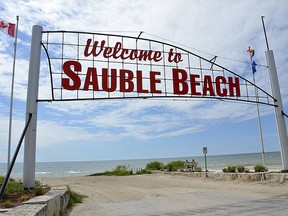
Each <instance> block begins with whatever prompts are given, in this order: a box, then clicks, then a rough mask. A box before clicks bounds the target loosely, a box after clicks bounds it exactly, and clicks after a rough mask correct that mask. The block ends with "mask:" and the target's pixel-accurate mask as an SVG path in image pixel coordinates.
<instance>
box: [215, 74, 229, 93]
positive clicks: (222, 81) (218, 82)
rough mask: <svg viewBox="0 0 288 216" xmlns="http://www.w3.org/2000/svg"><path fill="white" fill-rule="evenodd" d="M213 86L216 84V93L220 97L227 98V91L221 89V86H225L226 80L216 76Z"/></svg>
mask: <svg viewBox="0 0 288 216" xmlns="http://www.w3.org/2000/svg"><path fill="white" fill-rule="evenodd" d="M215 84H216V93H217V95H219V96H220V97H226V96H227V89H226V88H221V84H224V85H225V84H227V82H226V78H225V77H224V76H217V77H216V79H215Z"/></svg>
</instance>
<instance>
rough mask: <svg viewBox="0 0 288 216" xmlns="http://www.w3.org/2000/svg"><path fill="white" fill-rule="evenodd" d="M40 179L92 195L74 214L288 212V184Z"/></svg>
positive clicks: (147, 177)
mask: <svg viewBox="0 0 288 216" xmlns="http://www.w3.org/2000/svg"><path fill="white" fill-rule="evenodd" d="M39 180H40V181H41V182H43V183H44V184H48V185H50V186H60V185H69V186H70V187H71V188H72V190H74V191H75V192H78V193H81V194H83V195H86V196H87V198H85V199H84V202H83V203H82V204H78V205H77V206H75V207H74V208H73V209H72V211H71V213H70V215H71V216H74V215H75V216H76V215H77V216H78V215H82V216H84V215H236V214H237V215H287V214H286V213H287V212H288V211H287V212H286V210H288V199H287V198H288V185H287V183H285V184H270V183H269V184H267V183H263V182H240V181H218V180H211V179H209V178H208V179H206V178H204V179H203V178H201V179H200V178H199V179H195V178H189V177H186V176H171V175H161V174H158V175H157V174H152V175H135V176H123V177H119V176H95V177H88V176H86V177H63V178H41V179H39ZM237 212H238V213H237ZM269 212H270V213H269ZM277 212H278V213H277ZM252 213H253V214H252ZM264 213H265V214H264ZM284 213H285V214H284Z"/></svg>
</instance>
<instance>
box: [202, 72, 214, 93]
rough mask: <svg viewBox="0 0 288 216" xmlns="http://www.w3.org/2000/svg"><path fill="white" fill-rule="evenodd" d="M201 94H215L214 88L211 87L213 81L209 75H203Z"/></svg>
mask: <svg viewBox="0 0 288 216" xmlns="http://www.w3.org/2000/svg"><path fill="white" fill-rule="evenodd" d="M203 82H204V84H203V95H204V96H207V95H210V96H215V93H214V89H213V82H212V78H211V76H209V75H205V76H204V79H203Z"/></svg>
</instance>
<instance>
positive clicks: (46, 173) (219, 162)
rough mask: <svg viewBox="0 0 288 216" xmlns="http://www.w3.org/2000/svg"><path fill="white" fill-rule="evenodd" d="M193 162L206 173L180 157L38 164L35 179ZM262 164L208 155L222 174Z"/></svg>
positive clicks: (276, 155) (18, 172) (274, 155)
mask: <svg viewBox="0 0 288 216" xmlns="http://www.w3.org/2000/svg"><path fill="white" fill-rule="evenodd" d="M192 159H194V160H195V161H196V162H197V163H198V166H200V167H202V169H203V170H204V167H205V166H204V156H197V157H193V158H189V157H177V158H154V159H135V160H105V161H74V162H38V163H36V177H37V178H39V177H64V176H84V175H89V174H92V173H98V172H104V171H106V170H113V169H114V168H115V167H116V166H117V165H126V166H127V165H129V168H131V169H140V168H145V166H146V164H147V163H149V162H151V161H160V162H163V163H165V164H166V163H168V162H170V161H176V160H182V161H185V160H189V161H191V160H192ZM265 161H266V165H267V166H269V165H281V156H280V152H267V153H265ZM257 164H260V165H261V164H262V155H261V153H248V154H233V155H213V156H210V155H207V166H208V170H222V168H224V167H227V166H229V165H235V166H238V165H243V166H253V165H257ZM6 169H7V165H6V164H5V163H0V175H2V176H4V175H5V173H6ZM22 176H23V164H22V163H16V164H15V166H14V169H13V171H12V174H11V177H13V178H22Z"/></svg>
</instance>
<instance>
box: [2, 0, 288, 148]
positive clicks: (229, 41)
mask: <svg viewBox="0 0 288 216" xmlns="http://www.w3.org/2000/svg"><path fill="white" fill-rule="evenodd" d="M0 8H1V10H2V11H1V13H2V14H1V18H4V19H6V20H8V21H10V22H13V17H15V16H16V15H19V16H20V25H19V33H20V34H19V46H18V59H17V61H16V76H15V100H16V106H15V112H16V113H17V114H18V116H19V113H18V112H19V111H21V112H22V111H23V109H24V108H23V102H25V99H26V88H27V86H26V85H27V78H28V65H29V55H30V53H29V49H30V48H29V46H30V37H31V29H32V26H33V25H35V24H40V25H42V26H43V27H44V30H76V31H78V30H79V31H95V32H97V31H115V32H113V33H116V34H117V33H119V34H120V33H121V34H122V33H123V34H129V35H133V36H137V35H138V34H139V32H140V31H144V33H143V34H142V36H141V37H143V38H144V37H148V38H153V39H156V40H157V39H159V40H160V37H162V38H167V39H168V41H167V42H168V43H172V42H171V41H174V42H176V43H179V44H182V45H183V46H185V47H184V48H185V49H188V50H190V51H192V52H195V53H196V54H199V55H201V56H204V57H205V58H207V59H211V58H212V57H213V56H214V55H217V56H219V57H218V58H217V59H216V63H218V64H221V65H223V66H225V67H226V68H229V69H232V70H233V71H235V72H236V73H239V74H241V75H242V76H244V77H245V78H248V79H249V80H251V79H252V76H251V72H250V69H249V67H250V65H249V56H248V54H247V53H246V49H247V47H248V46H251V47H253V48H254V49H255V50H256V55H255V57H254V58H255V60H256V62H257V63H258V64H259V65H260V64H261V65H264V66H265V65H266V61H265V56H264V51H265V50H266V47H265V40H264V35H263V31H262V23H261V19H260V17H261V15H265V22H266V30H267V34H268V38H269V43H270V48H271V49H273V50H275V58H276V64H277V67H278V76H279V81H280V87H281V91H282V96H283V103H284V106H285V108H286V109H285V110H287V108H288V85H287V80H288V73H287V70H286V68H287V67H286V65H287V60H288V59H287V55H286V53H287V50H288V46H287V44H288V41H287V40H288V39H287V38H288V37H287V23H286V22H285V20H286V17H287V15H288V10H287V9H288V3H287V1H285V0H279V1H277V2H275V1H268V0H264V1H263V0H259V1H256V0H252V1H248V0H245V1H228V0H224V1H219V2H218V1H212V0H210V1H196V0H193V1H191V0H179V1H167V0H166V1H164V0H161V1H152V0H148V1H147V0H139V1H133V2H131V1H128V0H121V1H119V0H110V1H108V0H103V1H100V0H97V1H94V0H91V1H90V0H87V1H83V2H81V3H79V1H77V0H70V1H65V0H60V1H59V0H51V1H32V0H31V1H15V0H12V1H9V2H8V1H6V2H5V1H4V2H1V3H0ZM15 8H17V10H15ZM16 13H17V14H16ZM2 16H3V17H2ZM0 33H1V32H0ZM155 35H156V36H155ZM157 36H159V38H158V37H157ZM13 42H14V41H13V39H12V40H11V38H10V37H9V36H7V37H5V36H3V37H2V38H1V41H0V77H1V79H0V86H1V88H0V95H1V104H0V108H1V110H3V111H2V113H3V114H2V113H1V114H2V115H5V116H4V119H3V120H4V122H5V124H4V125H5V128H0V133H1V137H5V136H6V134H7V130H6V127H7V124H6V122H7V121H8V117H7V113H8V110H9V97H10V91H11V70H12V58H13V50H12V47H13ZM182 45H179V46H180V47H181V46H182ZM187 46H188V47H190V48H187ZM191 47H192V48H195V49H191ZM200 50H202V51H204V52H201V51H200ZM56 51H57V50H56ZM210 53H211V54H210ZM222 57H225V58H222ZM229 59H236V60H237V61H231V60H229ZM238 60H239V61H238ZM41 64H42V69H41V80H40V93H39V95H40V98H49V97H50V96H51V92H50V80H49V79H50V78H49V74H48V73H47V72H48V69H47V68H48V65H47V59H46V57H45V56H43V61H42V62H41ZM259 65H258V66H257V70H258V71H257V73H256V74H255V76H256V82H257V85H259V86H260V87H261V88H263V89H264V90H265V91H267V92H269V93H270V92H271V90H270V87H269V86H270V84H269V76H268V73H267V70H266V69H265V67H262V66H259ZM52 66H53V67H54V65H52ZM17 103H21V105H20V106H19V105H17ZM272 112H273V109H272V108H271V107H264V106H261V115H262V116H265V115H270V114H271V113H272ZM286 112H287V111H286ZM4 113H5V114H4ZM23 115H24V113H23ZM19 118H20V117H19ZM254 118H257V114H256V107H255V106H254V105H247V104H239V103H229V102H219V101H209V102H208V101H206V100H194V101H192V102H184V101H182V102H181V101H178V102H176V101H162V100H154V99H149V100H148V99H147V100H119V101H81V102H65V103H61V102H53V103H49V104H41V105H40V108H39V123H38V125H39V127H38V129H39V134H38V136H39V137H38V142H39V146H40V147H41V146H42V147H44V146H45V147H46V146H50V145H51V146H52V145H53V146H54V145H57V144H59V143H60V142H62V141H63V139H61V138H59V137H62V136H63V134H67V133H69V136H65V142H67V143H68V142H77V141H81V140H83V141H85V142H93V140H95V139H101V140H113V141H115V140H125V139H127V138H129V137H133V138H135V139H138V140H150V139H160V138H165V137H166V138H167V137H173V136H179V137H181V136H182V135H186V134H191V133H197V132H199V131H203V130H207V129H208V128H210V127H212V126H213V124H219V123H220V124H221V123H222V124H223V123H224V122H225V123H230V122H241V121H245V120H248V119H254ZM14 124H15V125H16V126H15V131H16V130H17V131H18V130H19V131H21V128H22V125H23V122H22V121H21V120H20V119H18V120H16V121H15V123H14ZM191 125H192V126H191ZM115 134H116V135H115ZM2 139H3V138H2ZM1 141H2V142H5V139H3V140H1Z"/></svg>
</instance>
